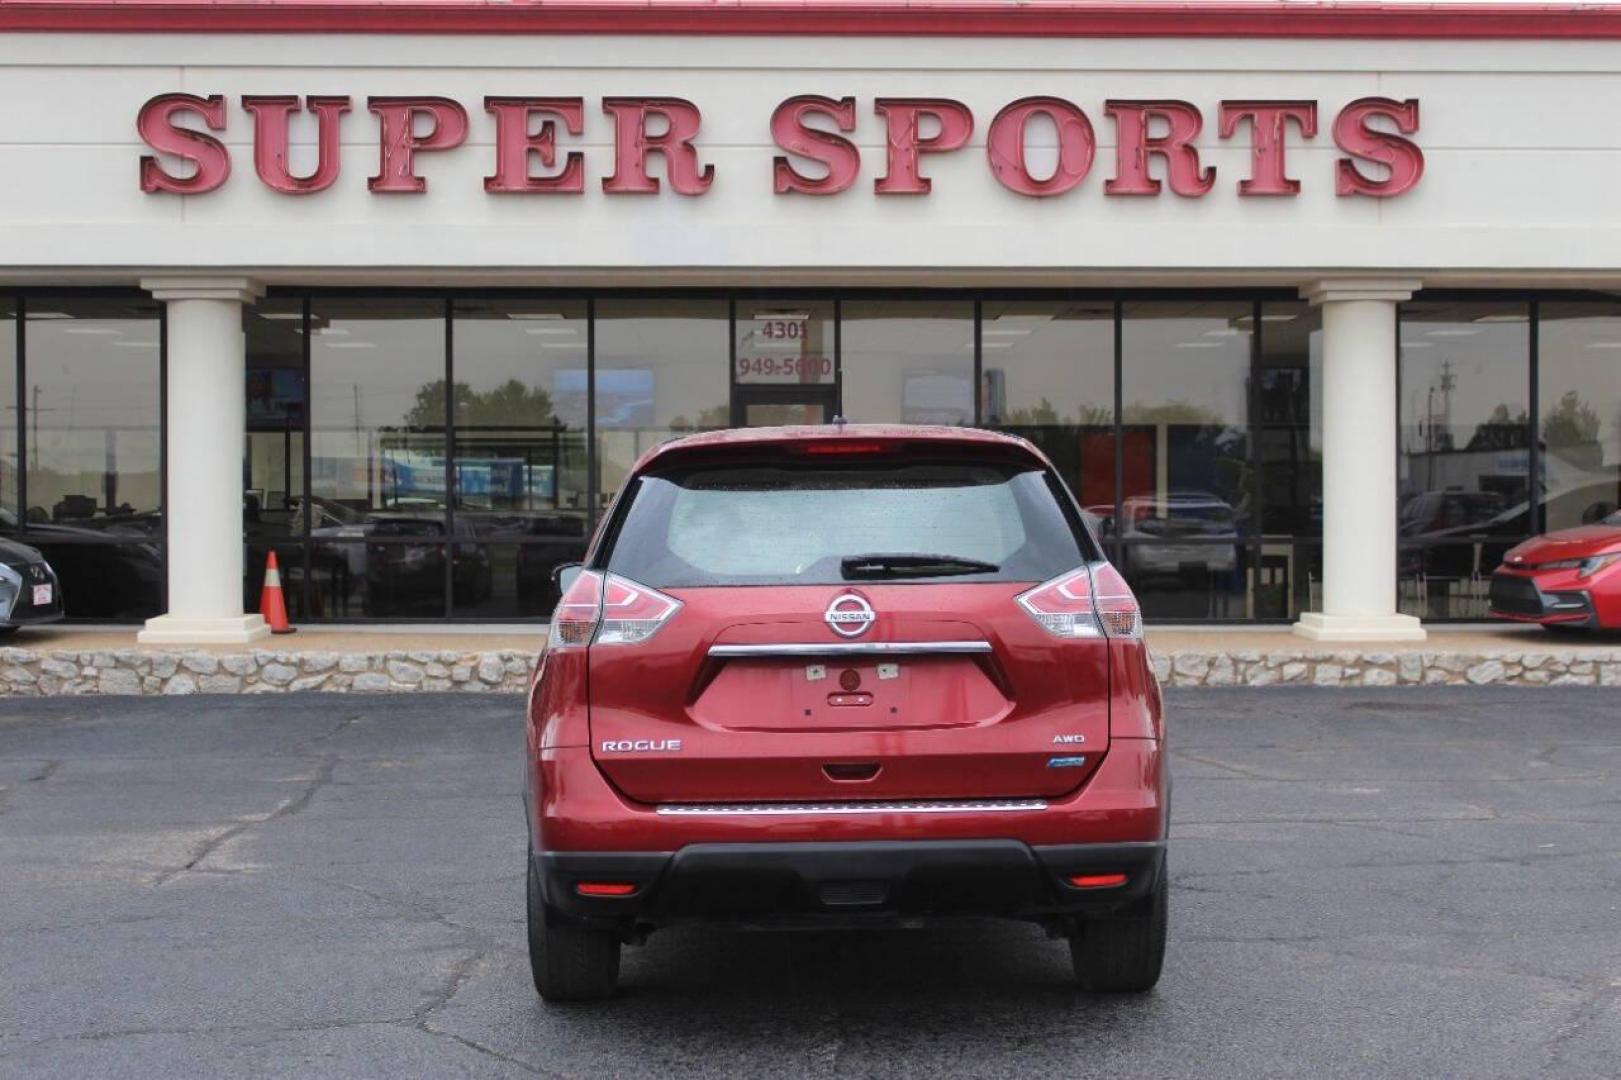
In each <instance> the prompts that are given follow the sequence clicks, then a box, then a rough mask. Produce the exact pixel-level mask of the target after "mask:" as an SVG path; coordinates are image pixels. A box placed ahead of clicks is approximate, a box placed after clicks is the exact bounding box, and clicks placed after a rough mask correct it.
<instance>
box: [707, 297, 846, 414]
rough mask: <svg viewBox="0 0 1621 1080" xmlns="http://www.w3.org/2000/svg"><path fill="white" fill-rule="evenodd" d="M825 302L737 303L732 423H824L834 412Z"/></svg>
mask: <svg viewBox="0 0 1621 1080" xmlns="http://www.w3.org/2000/svg"><path fill="white" fill-rule="evenodd" d="M835 316H836V312H835V310H834V305H833V303H832V302H830V301H812V302H805V301H799V302H786V301H784V302H775V301H771V300H756V301H739V302H738V306H737V310H736V318H735V322H734V324H733V326H734V330H733V335H734V336H733V342H732V426H734V427H768V426H776V425H784V424H825V423H827V422H828V421H830V420H832V419H833V417H834V416H835V415H837V413H838V401H839V385H838V372H837V359H836V356H835V352H836V350H835V349H834V340H833V339H834V334H835V329H834V328H835V325H836V318H835Z"/></svg>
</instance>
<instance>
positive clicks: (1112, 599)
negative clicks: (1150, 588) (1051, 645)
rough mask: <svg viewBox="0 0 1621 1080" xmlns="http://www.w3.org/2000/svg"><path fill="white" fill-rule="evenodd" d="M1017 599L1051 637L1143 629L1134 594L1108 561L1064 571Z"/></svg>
mask: <svg viewBox="0 0 1621 1080" xmlns="http://www.w3.org/2000/svg"><path fill="white" fill-rule="evenodd" d="M1018 601H1019V606H1020V607H1022V608H1024V610H1025V611H1027V612H1029V613H1030V617H1031V618H1033V619H1035V620H1036V622H1038V623H1040V624H1041V626H1042V629H1044V630H1046V631H1047V632H1048V633H1049V634H1052V635H1053V636H1054V637H1061V638H1094V637H1100V636H1104V635H1107V636H1108V637H1117V638H1135V637H1138V636H1139V635H1141V633H1142V617H1141V613H1140V612H1139V610H1138V607H1137V598H1136V597H1135V596H1133V595H1132V593H1131V589H1130V587H1129V586H1127V585H1126V580H1125V578H1123V577H1121V576H1120V573H1119V571H1117V570H1116V569H1115V568H1114V567H1112V566H1110V565H1109V564H1108V563H1093V564H1092V565H1091V566H1090V567H1086V566H1082V567H1079V568H1077V569H1075V570H1069V571H1066V572H1065V573H1063V574H1060V575H1059V576H1057V577H1055V578H1053V579H1052V580H1051V581H1045V582H1042V583H1041V584H1040V585H1037V586H1036V587H1035V588H1033V589H1031V590H1030V591H1029V592H1026V593H1021V594H1020V595H1019V597H1018Z"/></svg>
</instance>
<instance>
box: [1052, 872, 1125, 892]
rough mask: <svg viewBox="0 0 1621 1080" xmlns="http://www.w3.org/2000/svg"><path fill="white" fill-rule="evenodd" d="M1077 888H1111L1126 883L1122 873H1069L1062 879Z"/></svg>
mask: <svg viewBox="0 0 1621 1080" xmlns="http://www.w3.org/2000/svg"><path fill="white" fill-rule="evenodd" d="M1064 880H1065V881H1067V882H1069V883H1070V884H1071V885H1073V886H1075V887H1076V888H1077V889H1112V888H1114V887H1115V886H1116V885H1124V884H1125V883H1126V875H1124V874H1071V875H1070V876H1069V877H1067V878H1065V879H1064Z"/></svg>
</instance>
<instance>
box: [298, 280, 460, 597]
mask: <svg viewBox="0 0 1621 1080" xmlns="http://www.w3.org/2000/svg"><path fill="white" fill-rule="evenodd" d="M309 335H310V487H311V493H312V498H311V500H310V507H309V512H308V514H307V515H306V514H300V515H298V517H297V519H296V520H295V528H307V529H308V531H309V535H310V537H311V539H312V540H313V541H314V544H313V546H312V550H311V565H310V575H311V584H312V586H313V588H312V590H311V600H310V603H311V607H312V610H313V611H314V612H316V613H317V614H318V615H321V616H324V617H330V618H353V617H356V616H361V615H365V616H373V617H413V618H429V617H440V616H443V615H444V614H445V559H446V554H447V552H446V544H447V537H446V535H445V533H446V520H445V502H446V489H445V473H446V461H445V449H446V439H445V302H444V301H443V300H440V299H432V298H429V299H420V300H419V299H413V298H403V297H401V298H383V297H379V298H375V299H373V298H367V299H326V298H320V299H316V300H315V301H313V303H312V305H311V309H310V326H309Z"/></svg>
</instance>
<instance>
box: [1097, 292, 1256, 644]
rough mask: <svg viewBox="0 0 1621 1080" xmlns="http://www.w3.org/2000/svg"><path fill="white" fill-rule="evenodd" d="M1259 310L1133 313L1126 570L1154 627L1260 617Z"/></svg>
mask: <svg viewBox="0 0 1621 1080" xmlns="http://www.w3.org/2000/svg"><path fill="white" fill-rule="evenodd" d="M1254 308H1255V305H1253V304H1251V303H1248V302H1229V301H1219V302H1211V301H1186V302H1160V301H1156V302H1151V303H1147V302H1134V303H1128V304H1126V305H1124V308H1123V311H1122V316H1123V321H1122V325H1121V351H1122V384H1121V391H1122V402H1123V406H1122V415H1121V424H1122V428H1121V438H1122V446H1121V451H1122V456H1123V464H1124V473H1125V484H1124V491H1123V495H1124V503H1123V507H1122V512H1121V522H1120V527H1119V529H1118V534H1119V537H1120V540H1121V541H1122V545H1123V546H1122V548H1121V554H1120V562H1121V565H1122V566H1123V568H1124V570H1125V573H1126V577H1127V579H1128V580H1129V581H1130V582H1131V584H1132V587H1133V589H1135V590H1136V591H1137V594H1138V596H1139V598H1140V599H1141V600H1142V603H1143V609H1144V612H1145V613H1146V614H1148V615H1149V616H1151V617H1153V616H1158V617H1162V618H1181V619H1218V620H1219V619H1246V618H1253V617H1254V607H1253V594H1252V592H1251V589H1250V585H1251V580H1250V579H1251V577H1252V561H1253V560H1252V552H1251V551H1250V550H1249V546H1248V544H1247V543H1246V541H1247V539H1248V538H1249V536H1250V535H1251V532H1252V529H1253V524H1254V498H1253V491H1254V476H1253V470H1252V468H1251V464H1250V446H1249V424H1250V416H1249V412H1250V411H1249V391H1250V364H1251V355H1250V353H1251V333H1252V330H1253V319H1254Z"/></svg>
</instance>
